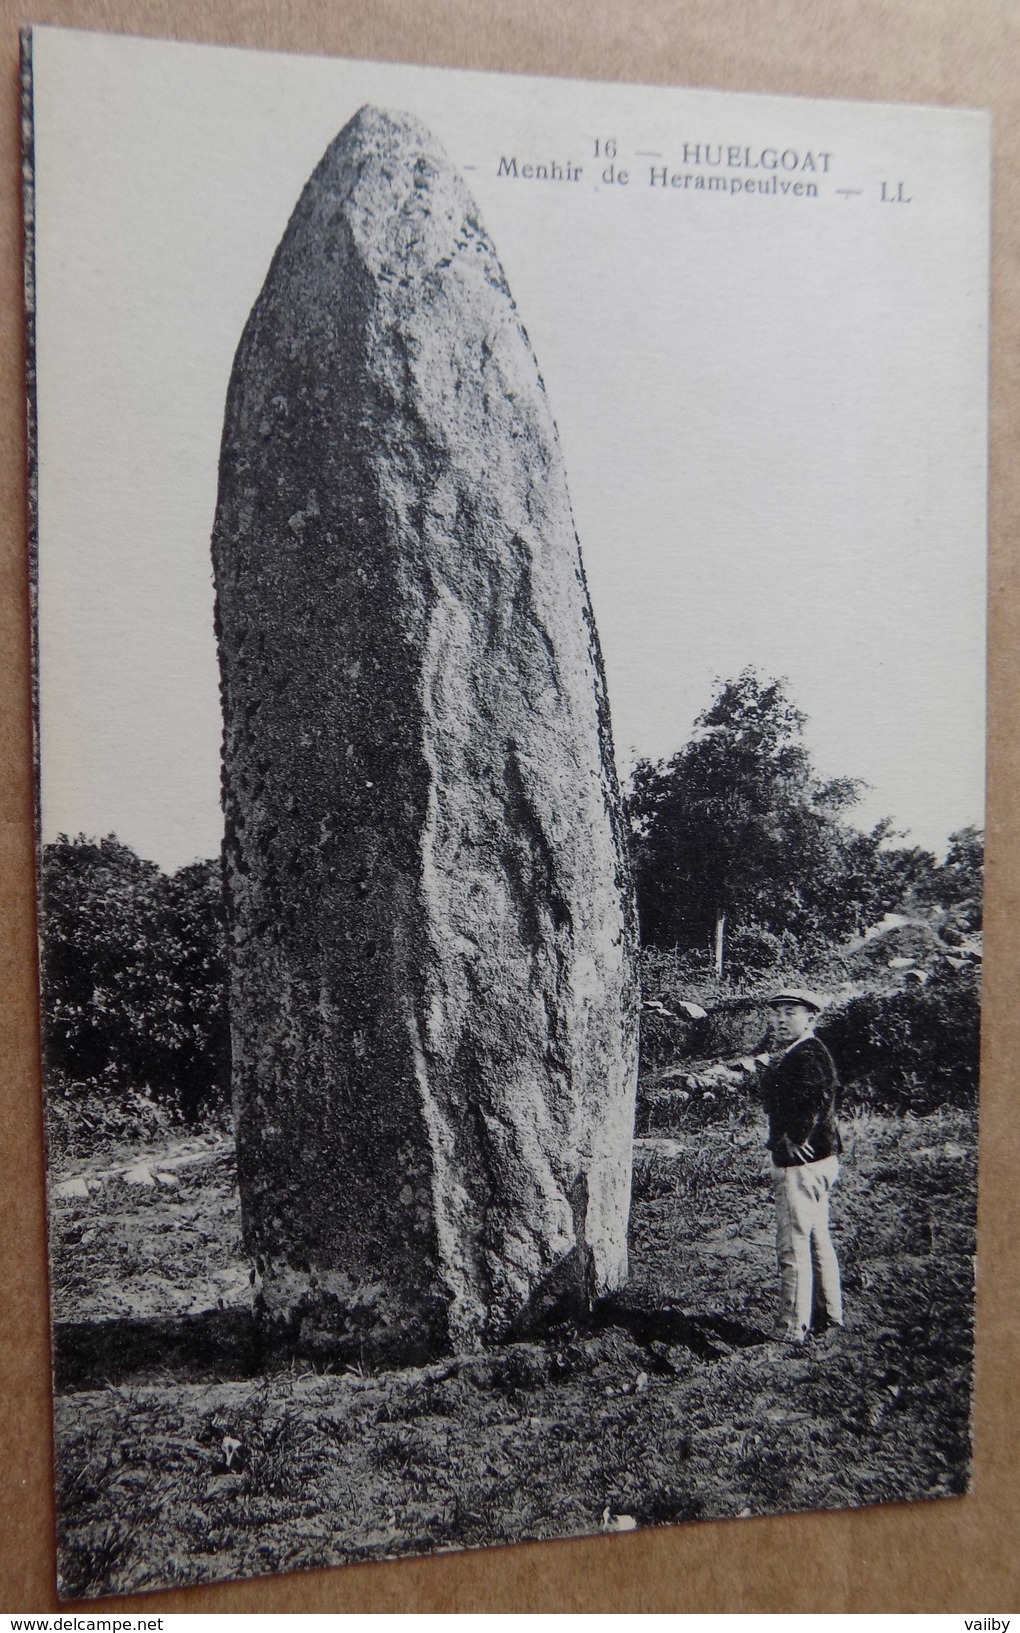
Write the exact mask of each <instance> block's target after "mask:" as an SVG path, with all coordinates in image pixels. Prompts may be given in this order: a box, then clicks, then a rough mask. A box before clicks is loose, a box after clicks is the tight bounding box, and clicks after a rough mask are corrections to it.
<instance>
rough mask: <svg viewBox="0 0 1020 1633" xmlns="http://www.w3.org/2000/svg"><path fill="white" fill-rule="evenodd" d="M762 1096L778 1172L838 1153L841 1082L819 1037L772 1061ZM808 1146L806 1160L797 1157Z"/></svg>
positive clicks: (763, 1080) (765, 1074) (809, 1037)
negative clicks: (837, 1120)
mask: <svg viewBox="0 0 1020 1633" xmlns="http://www.w3.org/2000/svg"><path fill="white" fill-rule="evenodd" d="M761 1096H762V1102H763V1104H764V1106H765V1110H766V1112H767V1113H768V1119H769V1138H768V1147H769V1150H770V1151H771V1152H772V1158H773V1161H774V1162H775V1164H776V1167H777V1168H793V1167H797V1166H800V1165H802V1164H803V1163H804V1162H805V1161H807V1162H820V1161H821V1160H822V1158H823V1157H832V1156H835V1155H837V1154H838V1153H839V1152H840V1151H841V1150H842V1148H843V1147H842V1142H841V1140H840V1137H839V1129H838V1128H837V1127H836V1112H837V1111H838V1110H839V1077H838V1076H837V1073H836V1067H835V1063H834V1061H833V1059H832V1056H831V1055H830V1053H829V1051H828V1049H826V1047H825V1045H824V1043H823V1042H822V1040H821V1038H816V1037H815V1036H814V1035H813V1034H812V1033H808V1035H807V1036H806V1037H803V1038H801V1039H799V1040H798V1042H797V1043H795V1044H792V1045H791V1047H790V1048H789V1049H787V1050H786V1052H785V1054H782V1055H780V1056H779V1057H778V1059H777V1060H773V1061H771V1062H770V1063H769V1065H768V1066H766V1068H765V1070H764V1072H763V1073H762V1078H761ZM806 1147H809V1148H810V1155H806V1154H805V1155H798V1150H799V1151H800V1152H804V1151H805V1148H806ZM795 1148H797V1149H795Z"/></svg>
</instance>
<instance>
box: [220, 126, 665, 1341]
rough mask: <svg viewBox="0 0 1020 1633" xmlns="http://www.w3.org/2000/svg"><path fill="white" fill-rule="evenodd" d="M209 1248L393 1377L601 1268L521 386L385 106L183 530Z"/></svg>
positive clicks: (614, 1214) (605, 993)
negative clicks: (229, 1221) (204, 760)
mask: <svg viewBox="0 0 1020 1633" xmlns="http://www.w3.org/2000/svg"><path fill="white" fill-rule="evenodd" d="M213 557H214V567H215V578H216V595H217V631H218V639H219V651H220V665H221V677H222V696H223V712H224V726H225V729H224V750H223V789H224V802H225V808H226V840H225V851H224V858H225V874H226V883H227V894H228V912H229V925H230V959H231V998H230V1005H231V1028H232V1038H233V1060H234V1065H233V1071H234V1094H235V1103H236V1111H237V1138H238V1164H239V1171H240V1186H241V1201H242V1212H243V1220H244V1232H245V1239H246V1242H247V1244H248V1246H249V1249H250V1250H251V1251H252V1252H253V1254H254V1256H255V1259H256V1265H257V1269H258V1273H259V1278H260V1282H259V1285H260V1305H261V1309H262V1311H263V1313H264V1314H265V1315H266V1317H267V1318H275V1319H277V1320H279V1321H280V1322H282V1323H286V1324H287V1325H288V1327H289V1328H290V1329H291V1330H295V1329H297V1330H300V1331H302V1332H303V1334H304V1336H305V1337H306V1338H308V1339H312V1338H324V1339H325V1340H326V1341H328V1342H330V1343H332V1344H334V1345H336V1346H338V1347H339V1348H340V1349H341V1350H342V1349H343V1348H344V1346H345V1344H348V1345H350V1346H352V1347H356V1348H358V1349H363V1350H368V1351H369V1352H371V1353H377V1354H381V1353H391V1354H396V1355H403V1356H406V1357H412V1356H415V1355H421V1354H426V1353H429V1352H435V1351H437V1350H441V1349H443V1348H444V1347H447V1346H451V1345H452V1346H457V1347H461V1348H465V1347H466V1348H471V1347H476V1346H478V1345H479V1344H483V1343H485V1342H487V1341H491V1340H498V1339H500V1338H503V1337H506V1336H507V1335H509V1334H512V1333H514V1332H518V1331H522V1330H524V1329H525V1328H526V1327H527V1325H528V1324H529V1323H530V1322H531V1321H533V1320H534V1319H536V1317H537V1316H538V1315H540V1314H541V1312H542V1311H543V1309H544V1308H546V1307H548V1306H549V1305H550V1304H555V1303H556V1302H557V1301H559V1302H562V1301H563V1300H566V1301H567V1302H570V1301H573V1302H574V1303H578V1302H580V1303H584V1302H586V1301H588V1300H590V1299H591V1298H592V1296H593V1295H596V1294H598V1293H599V1292H601V1291H605V1290H608V1289H611V1288H614V1287H616V1286H618V1285H619V1284H620V1282H621V1281H622V1280H623V1278H624V1276H625V1274H626V1231H627V1215H628V1206H629V1193H630V1148H631V1133H632V1122H633V1101H634V1088H635V1078H636V1069H637V990H636V976H635V933H636V932H635V913H634V907H633V900H632V893H631V884H630V875H629V868H628V863H627V854H626V845H625V838H624V831H623V817H622V809H621V802H620V794H619V789H618V785H617V780H616V773H615V771H614V766H613V751H612V744H611V740H610V728H609V717H608V713H607V709H606V699H605V688H604V682H603V674H602V667H601V660H600V656H599V649H598V641H597V637H596V634H595V628H594V624H593V621H592V614H591V608H590V604H589V600H588V594H587V589H586V586H585V580H584V573H583V569H582V566H581V560H580V555H579V550H578V544H577V538H576V535H575V531H574V525H573V521H572V518H571V512H570V504H569V500H568V496H567V487H566V480H565V477H564V470H563V461H562V458H561V455H560V450H559V446H558V442H557V436H556V429H555V426H554V424H553V421H552V417H551V415H550V412H549V407H548V404H547V402H546V396H545V390H544V387H543V384H542V381H541V378H540V376H539V373H538V369H537V366H536V363H535V359H534V357H533V355H532V352H531V348H530V345H529V342H528V339H527V336H526V335H525V333H524V330H523V328H522V327H521V323H520V320H519V318H518V316H517V312H516V310H515V307H514V304H513V301H512V299H511V296H510V292H509V290H508V288H507V285H506V280H505V278H504V276H503V273H502V270H501V268H500V265H499V262H498V260H497V258H496V254H495V251H494V249H493V247H492V244H491V243H490V242H489V239H488V238H487V237H486V234H485V231H484V229H483V227H482V225H481V223H480V222H479V219H478V215H477V211H476V209H475V207H474V205H473V203H472V201H471V199H470V197H469V195H468V193H467V191H466V189H465V187H464V185H463V183H462V181H461V180H460V178H459V176H458V175H457V173H456V172H455V171H454V169H453V168H452V166H451V165H450V163H449V161H448V160H447V159H446V157H445V155H444V154H443V152H442V151H441V149H440V148H439V147H438V145H437V144H436V142H435V141H434V140H433V139H432V138H431V136H430V135H429V134H428V132H427V131H426V130H424V129H423V128H422V127H421V126H420V125H419V124H418V123H417V122H416V121H415V120H413V119H410V118H407V117H404V116H402V115H396V116H391V115H389V114H386V113H382V112H379V111H377V110H375V109H372V108H363V109H362V110H361V112H360V113H359V114H357V116H356V117H355V118H354V119H352V120H351V122H350V124H349V125H347V126H346V127H345V129H344V130H343V131H341V133H340V135H339V136H338V137H337V138H336V140H335V141H334V143H333V144H332V146H331V147H330V148H329V150H328V151H327V153H326V155H325V157H324V158H323V159H322V161H321V163H320V164H319V166H318V168H317V169H316V170H315V172H314V174H313V175H312V178H311V180H310V181H309V183H308V185H307V187H306V188H305V190H304V192H303V194H302V196H301V198H300V200H299V202H298V205H297V208H296V209H295V211H294V214H293V216H292V218H291V220H290V223H289V225H288V227H287V230H286V232H285V234H284V236H283V240H282V242H281V243H280V246H279V248H278V250H277V252H276V255H275V257H274V259H273V263H272V266H271V267H270V270H269V273H268V276H267V278H266V282H265V285H264V287H263V289H262V292H261V294H260V295H259V297H258V300H257V301H256V303H255V306H254V308H253V310H252V313H251V316H250V318H249V321H248V324H247V326H246V328H245V331H244V335H243V337H242V340H241V343H240V346H239V348H238V352H237V356H236V359H235V362H234V369H233V374H232V378H231V382H230V389H229V394H228V399H227V408H226V420H225V426H224V433H223V445H222V453H221V463H220V489H219V503H218V508H217V514H216V523H215V531H214V537H213Z"/></svg>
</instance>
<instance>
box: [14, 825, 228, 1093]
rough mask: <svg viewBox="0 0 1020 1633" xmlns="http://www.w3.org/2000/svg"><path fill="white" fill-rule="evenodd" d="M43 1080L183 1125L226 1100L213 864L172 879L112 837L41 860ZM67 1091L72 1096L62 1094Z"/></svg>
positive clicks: (80, 841) (223, 973)
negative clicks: (141, 1101)
mask: <svg viewBox="0 0 1020 1633" xmlns="http://www.w3.org/2000/svg"><path fill="white" fill-rule="evenodd" d="M42 908H43V913H42V921H43V946H42V1001H43V1002H42V1008H43V1039H44V1045H45V1054H46V1069H47V1079H48V1081H49V1082H50V1083H55V1082H56V1080H57V1078H58V1077H59V1079H60V1081H61V1083H62V1085H64V1086H65V1087H64V1089H62V1093H64V1094H65V1097H66V1092H71V1091H73V1089H74V1086H75V1085H77V1087H78V1091H79V1092H80V1094H81V1095H82V1096H83V1097H89V1096H95V1095H98V1096H100V1097H102V1098H106V1099H113V1100H118V1099H119V1100H121V1101H122V1102H123V1103H124V1104H125V1105H127V1104H128V1102H129V1101H130V1100H131V1097H132V1096H135V1095H137V1094H141V1095H142V1096H143V1097H147V1098H150V1099H152V1100H155V1101H158V1102H160V1103H162V1104H164V1105H166V1106H168V1107H170V1108H172V1109H173V1110H174V1111H176V1112H177V1113H179V1114H180V1115H181V1116H183V1117H184V1118H185V1120H186V1121H188V1122H194V1121H196V1120H197V1119H198V1118H199V1116H201V1115H203V1114H204V1113H205V1112H206V1111H207V1110H208V1109H210V1108H212V1107H217V1106H222V1105H223V1104H224V1103H225V1101H226V1098H227V1096H228V1093H229V1081H230V1059H229V1027H228V1022H227V1003H226V991H227V968H226V945H225V934H226V932H225V920H224V906H223V890H222V883H221V879H220V869H219V864H218V862H198V863H195V864H194V865H193V866H190V867H185V868H181V869H180V870H179V871H178V872H177V873H174V874H172V875H171V874H166V873H164V872H163V871H162V869H161V868H159V867H158V866H157V865H156V863H155V862H147V861H144V860H142V858H141V857H138V856H136V855H135V853H134V852H133V851H132V850H131V849H130V848H129V847H128V846H127V845H122V844H121V843H120V842H119V841H118V840H117V839H115V838H113V836H112V835H111V836H110V837H109V838H106V839H102V840H100V841H99V842H98V843H96V842H93V841H90V840H87V839H86V838H84V836H81V835H80V836H79V837H78V838H77V839H68V838H66V837H65V836H61V838H60V839H58V840H57V841H56V842H55V843H54V844H52V845H47V846H46V848H45V850H44V852H43V859H42ZM67 1085H70V1086H71V1091H67V1090H66V1086H67Z"/></svg>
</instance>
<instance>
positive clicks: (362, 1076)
mask: <svg viewBox="0 0 1020 1633" xmlns="http://www.w3.org/2000/svg"><path fill="white" fill-rule="evenodd" d="M24 129H25V175H26V184H25V217H26V244H27V255H26V292H27V314H28V317H27V322H28V341H29V346H28V356H29V420H30V432H31V438H30V440H31V446H32V467H31V471H30V482H31V491H32V499H33V518H34V519H33V538H32V541H31V543H32V557H33V570H34V574H35V592H36V631H35V657H36V680H37V688H38V693H37V722H36V724H37V733H36V744H37V762H38V787H39V867H40V914H41V917H40V924H41V1001H42V1017H43V1039H44V1077H45V1095H46V1126H47V1143H48V1174H49V1187H48V1190H49V1212H50V1254H51V1271H52V1278H51V1284H52V1313H53V1335H54V1341H53V1354H54V1390H55V1443H56V1465H55V1466H56V1481H57V1523H58V1569H59V1588H60V1592H61V1594H62V1595H63V1596H64V1597H66V1598H87V1597H90V1596H95V1595H99V1594H108V1593H126V1592H136V1591H139V1590H143V1589H150V1588H166V1587H172V1586H175V1585H186V1584H190V1583H198V1582H209V1581H214V1580H219V1579H223V1578H226V1577H250V1576H255V1575H259V1574H266V1573H274V1572H282V1571H289V1570H297V1569H300V1568H303V1567H322V1566H341V1565H344V1564H346V1563H348V1562H351V1561H357V1560H369V1559H389V1558H398V1557H401V1556H408V1555H419V1554H424V1553H429V1552H432V1551H435V1550H440V1549H463V1548H470V1547H483V1546H491V1545H495V1544H503V1543H515V1542H519V1541H522V1540H526V1539H546V1538H559V1537H567V1536H576V1535H581V1534H592V1533H598V1532H604V1533H616V1532H622V1531H629V1530H633V1529H636V1528H638V1527H643V1526H662V1525H673V1524H681V1523H686V1522H691V1521H695V1520H698V1519H707V1518H714V1519H718V1518H726V1517H733V1518H737V1517H742V1518H745V1519H752V1520H753V1518H754V1517H755V1516H758V1515H764V1514H772V1513H777V1512H791V1511H795V1510H803V1509H831V1508H851V1507H859V1506H862V1505H866V1504H872V1503H876V1502H891V1501H896V1502H907V1501H916V1500H920V1499H923V1498H951V1497H959V1496H962V1495H963V1494H965V1493H966V1491H967V1488H968V1482H969V1470H970V1413H971V1375H972V1350H973V1343H972V1328H973V1291H974V1288H973V1265H974V1253H975V1234H974V1233H975V1200H976V1187H977V1173H976V1127H977V1091H978V1081H977V1076H978V1037H979V1013H980V985H981V980H980V977H981V959H982V939H981V900H982V867H983V831H982V822H983V815H982V813H983V775H984V710H983V699H984V596H985V578H984V559H985V539H986V507H985V484H986V448H987V413H986V393H987V323H988V212H989V150H990V133H989V124H988V120H987V118H986V116H985V115H984V114H983V113H981V112H974V111H967V110H961V109H957V108H952V109H950V108H931V107H921V106H895V107H893V106H884V105H879V104H860V103H858V104H853V103H840V102H819V101H810V100H804V99H793V98H783V97H773V96H759V95H755V96H751V95H738V94H732V93H721V92H714V91H705V90H685V89H679V88H676V89H673V88H663V87H640V86H634V85H615V84H589V83H575V82H572V81H567V80H553V79H537V78H520V77H515V76H511V75H486V74H480V73H466V72H459V71H450V70H438V69H430V68H421V67H414V66H399V65H393V64H380V63H369V62H352V61H341V60H316V59H314V58H302V57H285V56H275V55H271V54H261V53H255V52H244V51H236V50H226V49H219V48H209V47H201V46H189V45H181V44H171V43H163V42H156V41H143V40H137V39H130V38H124V37H114V36H102V35H95V34H87V33H81V32H75V31H70V30H68V31H63V30H57V29H50V28H35V29H32V30H31V31H29V32H28V33H27V34H26V35H25V39H24ZM613 1546H616V1544H614V1543H613V1542H612V1540H610V1539H609V1538H607V1540H606V1543H605V1547H606V1548H607V1549H608V1548H612V1547H613Z"/></svg>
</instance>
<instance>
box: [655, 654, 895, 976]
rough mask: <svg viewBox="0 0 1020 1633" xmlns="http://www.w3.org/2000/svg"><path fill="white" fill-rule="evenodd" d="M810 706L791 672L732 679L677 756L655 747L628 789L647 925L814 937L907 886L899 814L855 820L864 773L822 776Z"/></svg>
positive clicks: (842, 928)
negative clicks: (897, 838) (870, 821)
mask: <svg viewBox="0 0 1020 1633" xmlns="http://www.w3.org/2000/svg"><path fill="white" fill-rule="evenodd" d="M805 723H806V716H805V715H804V714H803V713H802V712H801V710H800V709H798V708H797V707H796V705H795V704H794V703H793V702H792V701H791V699H790V697H789V696H788V694H787V690H786V685H785V682H784V681H782V680H765V679H762V678H761V677H760V676H759V675H758V674H757V672H756V671H755V670H753V669H745V670H744V671H743V672H742V673H741V674H740V675H738V676H737V677H736V679H734V680H729V681H726V682H724V683H723V684H722V686H721V687H720V690H719V692H718V694H717V696H716V697H715V699H714V700H713V702H712V703H711V704H710V706H709V707H708V708H707V709H706V710H705V712H704V713H703V714H702V715H700V716H699V718H698V720H697V721H696V722H695V729H694V733H693V735H692V737H691V740H690V741H689V742H688V743H687V744H686V745H685V746H684V747H683V748H682V749H680V751H679V752H678V753H677V754H674V755H673V757H672V759H670V760H668V761H666V762H659V763H658V764H653V763H652V762H651V761H649V760H642V761H640V762H639V763H638V765H637V766H636V768H635V770H634V775H633V782H632V791H631V795H630V799H629V802H628V803H629V814H630V820H631V827H632V834H633V845H634V865H635V875H636V881H637V891H638V908H639V914H640V919H641V930H642V937H643V939H644V940H645V941H646V942H651V943H654V944H656V945H659V946H678V947H681V948H683V949H690V948H696V947H701V948H705V947H708V946H711V947H712V948H713V950H714V954H715V962H716V969H717V972H718V973H720V974H721V972H722V968H723V963H724V959H725V945H726V934H727V927H729V928H730V930H731V931H732V930H737V931H739V932H740V933H742V934H743V935H744V936H745V937H746V935H747V934H748V932H749V931H751V930H753V929H755V928H757V930H759V931H760V932H764V933H765V935H766V936H768V937H772V938H779V942H780V944H782V942H783V939H784V938H785V943H786V944H787V945H789V943H790V941H791V940H792V941H794V942H795V943H796V944H797V945H798V947H800V948H803V947H804V946H805V945H810V944H811V943H812V942H815V943H817V942H818V941H820V940H823V939H828V940H832V939H838V938H841V937H844V936H846V935H848V934H853V933H855V932H859V931H860V930H861V929H862V928H863V926H864V925H865V924H866V923H869V922H872V921H873V920H874V918H876V917H878V916H880V914H881V912H882V911H883V910H884V909H885V908H886V907H887V906H891V905H893V904H894V902H895V901H896V900H898V899H899V895H900V894H901V892H900V889H899V885H898V879H897V875H896V871H895V869H894V868H893V867H892V866H891V865H889V864H886V863H885V861H884V856H885V855H887V854H889V853H887V852H884V851H883V847H884V846H885V845H886V842H887V840H888V838H889V837H890V833H891V824H890V823H888V822H881V823H879V824H878V825H877V826H876V827H875V828H874V829H872V830H871V832H869V833H865V832H862V831H861V830H860V829H857V828H854V827H853V826H851V824H850V823H848V822H847V821H846V820H845V818H846V813H847V812H848V811H849V810H852V808H853V807H854V805H855V804H856V803H857V801H858V799H859V797H860V792H861V788H862V784H861V783H860V782H858V781H857V780H855V779H853V778H848V777H839V778H834V779H832V780H830V781H828V782H825V781H822V780H821V779H819V778H818V777H817V776H816V775H815V773H814V770H813V768H812V765H811V760H810V757H809V755H808V752H807V749H806V748H805V746H804V743H803V729H804V725H805Z"/></svg>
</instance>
